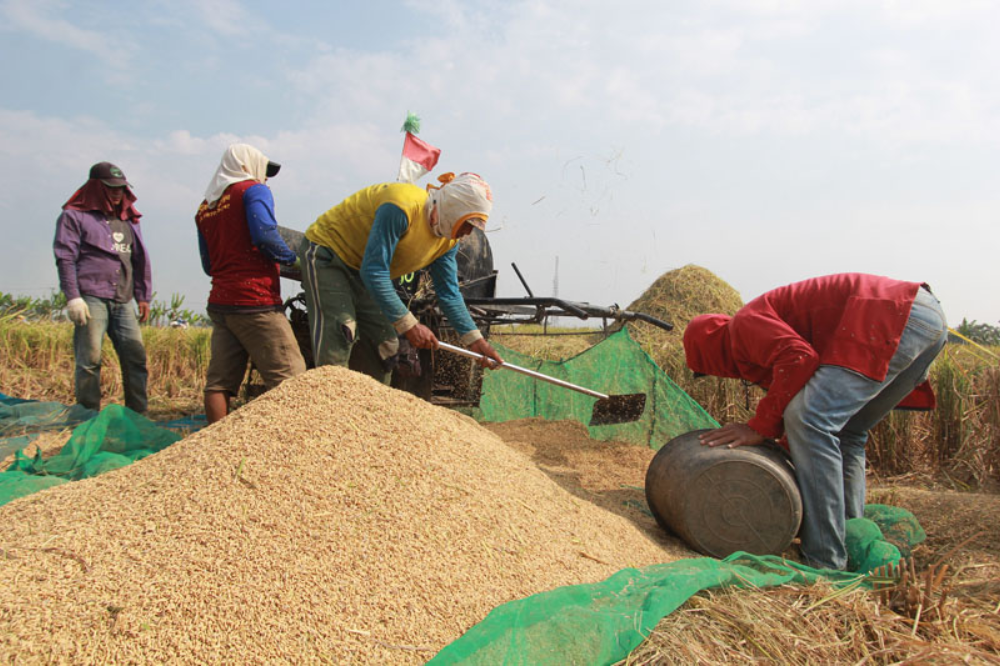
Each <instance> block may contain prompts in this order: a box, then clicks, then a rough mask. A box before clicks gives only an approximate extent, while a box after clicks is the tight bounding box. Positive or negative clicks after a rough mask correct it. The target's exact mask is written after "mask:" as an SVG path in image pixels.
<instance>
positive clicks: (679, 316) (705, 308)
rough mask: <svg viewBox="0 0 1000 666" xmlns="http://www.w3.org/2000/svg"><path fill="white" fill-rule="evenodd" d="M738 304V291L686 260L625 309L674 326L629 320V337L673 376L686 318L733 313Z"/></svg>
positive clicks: (681, 365)
mask: <svg viewBox="0 0 1000 666" xmlns="http://www.w3.org/2000/svg"><path fill="white" fill-rule="evenodd" d="M741 307H743V300H742V299H741V298H740V294H739V292H737V291H736V290H735V289H733V288H732V287H731V286H729V285H728V284H727V283H726V282H725V281H724V280H722V279H721V278H719V277H717V276H716V275H715V274H714V273H712V272H711V271H710V270H708V269H706V268H702V267H701V266H695V265H694V264H688V265H687V266H684V267H683V268H678V269H676V270H672V271H668V272H666V273H664V274H663V275H661V276H660V277H659V278H657V279H656V281H655V282H653V284H651V285H650V286H649V288H647V289H646V291H644V292H643V293H642V295H641V296H639V298H637V299H636V300H635V301H633V302H632V303H631V304H630V305H629V306H628V308H626V309H627V310H631V311H633V312H644V313H646V314H649V315H652V316H654V317H656V318H658V319H662V320H664V321H668V322H670V323H671V324H673V325H674V330H672V331H664V330H663V329H660V328H656V327H653V326H650V325H649V324H644V323H639V324H629V333H631V335H632V338H633V339H634V340H635V341H636V342H638V343H639V344H640V345H641V346H642V347H643V349H645V350H646V352H647V353H648V354H649V355H650V356H652V357H653V360H654V361H656V364H657V365H659V366H660V368H662V369H663V370H664V372H666V373H667V374H669V375H671V376H674V375H677V374H679V373H680V372H681V371H683V369H684V367H685V365H684V350H683V348H682V346H681V338H682V336H683V335H684V328H685V327H686V326H687V324H688V322H689V321H691V320H692V319H693V318H694V317H696V316H698V315H701V314H708V313H721V314H728V315H733V314H736V311H737V310H739V309H740V308H741Z"/></svg>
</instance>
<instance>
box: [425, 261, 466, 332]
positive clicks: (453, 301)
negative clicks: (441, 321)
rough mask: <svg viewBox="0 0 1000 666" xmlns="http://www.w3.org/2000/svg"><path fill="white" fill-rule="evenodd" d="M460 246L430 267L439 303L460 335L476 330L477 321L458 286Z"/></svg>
mask: <svg viewBox="0 0 1000 666" xmlns="http://www.w3.org/2000/svg"><path fill="white" fill-rule="evenodd" d="M457 256H458V246H457V245H456V246H455V247H453V248H451V249H450V250H448V251H447V252H446V253H444V254H443V255H441V256H440V257H438V258H437V259H435V260H434V263H432V264H431V265H430V266H429V267H428V268H429V270H430V274H431V279H432V280H433V281H434V292H435V293H436V294H437V300H438V305H439V306H440V307H441V311H442V312H444V316H445V317H447V318H448V323H450V324H451V327H452V328H453V329H455V331H456V332H457V333H458V334H459V335H465V334H466V333H468V332H469V331H474V330H476V322H474V321H473V320H472V315H470V314H469V308H467V307H466V305H465V299H464V298H462V292H461V291H460V290H459V288H458V260H457V259H456V257H457Z"/></svg>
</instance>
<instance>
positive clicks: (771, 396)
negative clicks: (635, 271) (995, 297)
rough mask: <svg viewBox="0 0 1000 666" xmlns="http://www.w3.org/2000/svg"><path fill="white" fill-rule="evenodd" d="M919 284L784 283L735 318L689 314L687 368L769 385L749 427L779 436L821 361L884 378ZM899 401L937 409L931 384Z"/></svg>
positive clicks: (849, 278)
mask: <svg viewBox="0 0 1000 666" xmlns="http://www.w3.org/2000/svg"><path fill="white" fill-rule="evenodd" d="M918 289H920V283H918V282H903V281H901V280H893V279H891V278H885V277H879V276H876V275H865V274H862V273H842V274H838V275H828V276H825V277H819V278H813V279H811V280H804V281H802V282H796V283H793V284H790V285H787V286H785V287H779V288H777V289H774V290H772V291H769V292H767V293H765V294H763V295H761V296H759V297H757V298H755V299H754V300H752V301H750V302H749V303H747V304H746V305H745V306H744V307H743V308H741V309H740V311H739V312H737V313H736V316H734V317H732V318H730V317H728V316H726V315H702V316H700V317H695V318H694V319H692V320H691V323H690V324H689V325H688V327H687V329H686V330H685V331H684V351H685V355H686V357H687V363H688V367H690V368H691V369H692V370H693V371H694V372H698V373H702V374H706V375H716V376H720V377H736V378H741V379H745V380H747V381H751V382H754V383H755V384H759V385H760V386H762V387H763V388H765V389H767V396H765V397H764V398H763V399H762V400H761V401H760V403H759V404H758V405H757V411H756V414H755V415H754V417H753V418H751V419H750V421H749V422H748V423H747V425H749V426H750V427H751V428H753V429H754V430H755V431H757V432H758V433H760V434H761V435H764V436H765V437H772V438H778V437H780V436H781V435H782V433H783V432H784V427H783V423H782V417H783V414H784V412H785V407H786V406H787V405H788V403H789V402H790V401H791V400H792V398H794V397H795V395H796V394H797V393H798V392H799V391H800V390H801V389H802V387H803V386H805V385H806V382H808V381H809V378H810V377H812V375H813V373H814V372H816V369H817V368H818V367H819V366H820V365H837V366H841V367H844V368H848V369H850V370H854V371H855V372H858V373H860V374H862V375H864V376H866V377H869V378H870V379H874V380H876V381H882V380H884V379H885V376H886V374H887V372H888V369H889V361H890V359H892V356H893V354H895V353H896V348H897V347H898V346H899V339H900V337H901V336H902V334H903V329H904V328H905V327H906V322H907V320H908V319H909V316H910V308H911V307H912V305H913V300H914V298H915V297H916V295H917V290H918ZM899 406H900V407H910V408H917V409H931V408H933V407H934V393H933V391H931V388H930V384H929V383H927V382H924V383H923V384H921V385H920V386H918V387H917V389H916V390H914V391H913V393H911V394H910V395H909V396H907V398H906V399H905V400H903V402H901V403H900V405H899Z"/></svg>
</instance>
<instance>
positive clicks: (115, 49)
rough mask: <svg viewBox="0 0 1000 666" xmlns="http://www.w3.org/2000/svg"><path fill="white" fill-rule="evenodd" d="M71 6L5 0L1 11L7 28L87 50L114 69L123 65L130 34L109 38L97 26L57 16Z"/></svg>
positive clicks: (46, 1) (53, 1) (49, 1)
mask: <svg viewBox="0 0 1000 666" xmlns="http://www.w3.org/2000/svg"><path fill="white" fill-rule="evenodd" d="M68 7H69V4H68V3H66V2H60V1H58V0H6V1H5V2H4V3H3V4H2V5H0V14H2V16H3V19H4V21H5V22H6V23H7V25H6V28H5V29H6V30H22V31H24V32H27V33H29V34H32V35H34V36H36V37H38V38H40V39H43V40H45V41H47V42H51V43H54V44H59V45H62V46H69V47H72V48H75V49H79V50H81V51H85V52H87V53H89V54H91V55H94V56H96V57H98V58H100V59H101V60H103V61H104V63H105V64H106V65H107V66H110V67H112V68H115V69H121V68H124V67H125V66H126V65H127V63H128V60H129V58H130V55H131V53H132V51H133V44H132V41H131V39H130V38H129V36H128V34H117V35H115V36H114V38H113V39H110V40H109V38H108V35H107V34H106V33H104V32H102V31H100V30H98V29H96V28H84V27H81V26H79V25H76V24H74V23H72V22H70V21H69V20H67V19H64V18H59V17H57V16H55V14H57V13H67V11H66V10H67V9H68Z"/></svg>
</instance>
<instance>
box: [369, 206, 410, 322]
mask: <svg viewBox="0 0 1000 666" xmlns="http://www.w3.org/2000/svg"><path fill="white" fill-rule="evenodd" d="M409 225H410V221H409V220H408V219H407V217H406V214H405V213H404V212H403V211H402V209H401V208H400V207H399V206H396V205H394V204H382V205H381V206H379V207H378V210H377V211H375V221H374V223H373V224H372V230H371V232H370V233H369V234H368V243H367V245H365V256H364V258H363V259H362V260H361V281H362V282H364V283H365V287H366V288H367V289H368V293H370V294H371V296H372V298H373V299H374V300H375V303H376V304H377V305H378V307H379V309H380V310H382V314H384V315H385V316H386V317H388V318H389V321H391V322H394V323H395V322H396V321H399V320H400V319H402V318H403V317H405V316H406V313H407V312H409V310H408V309H407V307H406V306H405V305H403V301H402V300H400V298H399V294H397V293H396V288H395V287H394V286H393V284H392V278H391V277H390V276H389V264H391V263H392V255H393V254H394V253H395V252H396V245H397V244H398V243H399V239H400V238H402V237H403V234H404V233H406V229H407V228H408V227H409Z"/></svg>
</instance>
